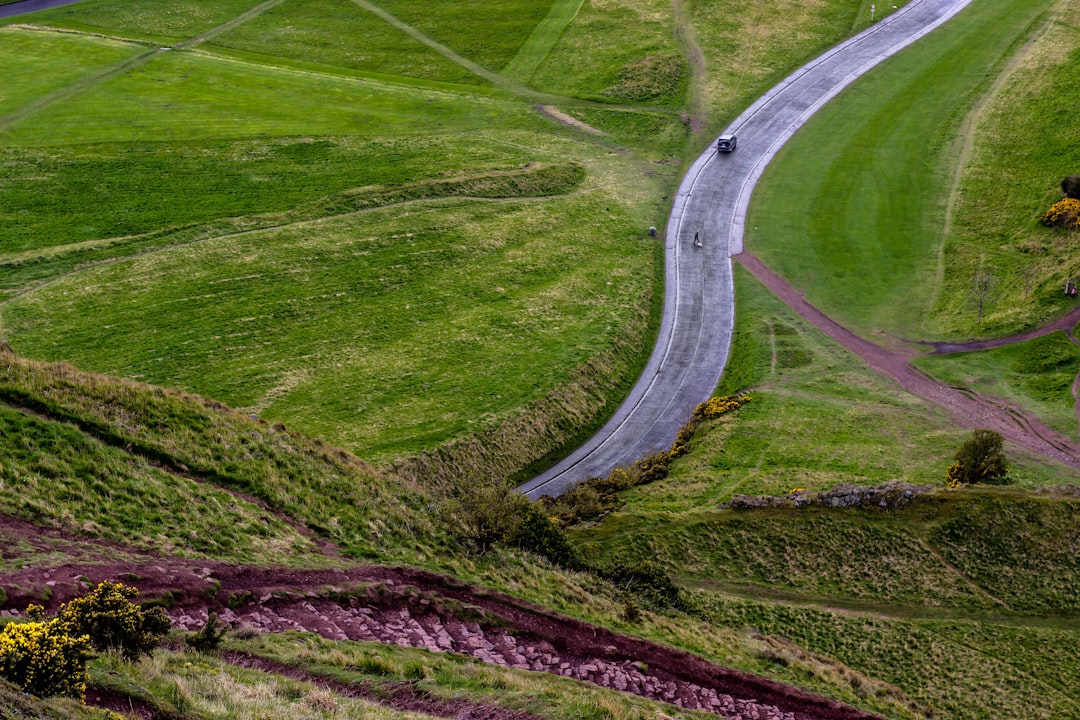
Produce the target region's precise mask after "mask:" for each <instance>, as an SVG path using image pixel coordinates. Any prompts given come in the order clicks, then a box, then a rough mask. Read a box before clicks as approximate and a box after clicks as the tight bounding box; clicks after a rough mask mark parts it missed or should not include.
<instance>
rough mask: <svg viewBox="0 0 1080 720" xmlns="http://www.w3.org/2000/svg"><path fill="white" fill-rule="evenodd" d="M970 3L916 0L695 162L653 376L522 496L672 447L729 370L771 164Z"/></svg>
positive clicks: (676, 233)
mask: <svg viewBox="0 0 1080 720" xmlns="http://www.w3.org/2000/svg"><path fill="white" fill-rule="evenodd" d="M971 1H972V0H912V1H911V2H910V3H909V4H908V5H906V6H905V7H904V8H902V9H901V10H899V11H897V12H895V13H893V14H892V15H890V16H888V17H887V18H886V19H884V20H882V21H880V22H878V23H876V24H874V25H872V26H871V27H870V28H868V29H867V30H865V31H864V32H862V33H860V34H859V35H856V36H855V37H853V38H851V39H850V40H847V41H846V42H844V43H842V44H840V45H838V46H836V47H835V48H833V49H832V50H830V51H828V52H827V53H825V54H824V55H821V56H820V57H818V58H817V59H815V60H813V61H812V62H810V63H808V64H807V65H805V66H803V67H802V68H800V69H799V70H797V71H796V72H794V73H793V74H791V75H790V76H789V77H788V78H787V79H785V80H784V81H783V82H781V83H780V84H779V85H777V86H776V87H774V88H773V89H772V90H770V91H769V92H768V93H766V94H765V95H764V96H763V97H762V98H761V99H759V100H758V101H757V102H756V103H754V104H753V105H752V106H750V108H748V109H747V110H746V112H744V113H743V114H742V115H740V116H739V117H738V118H736V120H735V122H733V123H732V124H731V125H730V126H729V128H728V130H727V132H735V133H737V134H738V137H739V147H738V149H737V150H736V151H735V152H733V153H730V154H727V155H719V154H717V153H715V152H714V151H713V149H712V147H710V148H708V149H707V150H706V151H705V152H704V153H703V154H702V155H701V156H700V157H699V158H698V159H697V160H696V161H695V162H694V164H693V165H691V166H690V170H689V171H688V172H687V173H686V176H685V177H684V178H683V181H682V184H681V185H680V186H679V191H678V194H677V196H676V198H675V202H674V206H673V208H672V211H671V217H670V219H669V221H668V226H667V234H666V238H667V239H666V263H665V273H666V285H665V289H664V315H663V319H662V320H661V325H660V333H659V337H658V339H657V343H656V347H655V349H654V350H653V353H652V356H651V357H650V358H649V363H648V365H647V366H646V368H645V371H644V373H642V375H641V378H640V379H639V380H638V382H637V384H636V385H635V386H634V388H633V390H632V391H631V392H630V395H629V397H628V398H627V399H626V401H625V402H624V403H623V404H622V405H621V406H620V407H619V409H618V410H617V411H616V412H615V415H614V416H613V417H612V418H611V420H609V421H608V422H607V424H606V425H604V427H602V428H601V429H600V431H599V432H597V433H596V435H594V436H593V437H592V438H591V439H590V440H589V441H588V442H586V443H585V444H584V445H583V446H581V447H580V448H578V449H577V450H576V451H574V452H573V453H572V454H571V455H570V456H569V457H567V458H566V459H565V460H563V461H562V462H560V463H559V464H558V465H556V466H554V467H553V468H551V469H550V470H548V471H547V472H545V473H543V474H542V475H539V476H538V477H536V478H533V479H532V480H530V481H529V482H526V483H524V484H523V485H521V486H520V487H519V488H518V490H519V491H521V492H522V493H524V494H525V495H527V496H529V497H531V498H538V497H540V496H542V495H552V496H557V495H561V494H562V493H564V492H566V491H567V490H568V489H570V488H571V487H573V486H574V485H576V484H578V483H580V482H582V481H584V480H587V479H589V478H591V477H599V476H603V475H606V474H607V473H608V472H609V471H610V470H611V469H612V468H615V467H618V466H620V465H628V464H630V463H633V462H634V460H637V459H638V458H641V457H644V456H646V455H650V454H652V453H654V452H656V451H658V450H662V449H666V448H668V447H670V446H671V443H672V441H673V440H674V439H675V434H676V433H677V432H678V429H679V427H680V426H681V425H682V424H683V423H684V422H686V421H687V419H689V417H690V413H691V412H692V411H693V409H694V407H695V406H696V405H697V404H698V403H700V402H702V401H703V400H706V399H708V397H709V396H710V395H711V394H712V392H713V390H714V389H715V387H716V384H717V382H719V380H720V374H721V372H722V371H723V369H724V363H725V362H726V360H727V354H728V349H729V347H730V345H731V331H732V327H733V325H734V318H735V293H734V286H733V281H732V265H731V256H732V255H737V254H739V253H741V252H742V248H743V230H744V227H745V223H746V210H747V206H748V205H749V202H750V194H751V192H752V191H753V189H754V185H755V184H756V183H757V181H758V179H759V178H760V177H761V174H762V172H764V170H765V167H766V165H768V164H769V162H770V161H771V160H772V158H773V156H774V155H775V154H776V152H777V151H778V150H779V149H780V147H781V146H782V145H783V144H784V143H785V142H787V140H788V138H790V137H791V136H792V135H793V134H794V133H795V131H796V130H797V129H798V128H799V127H800V126H801V125H803V123H805V122H806V121H807V120H808V119H809V118H810V116H811V115H813V114H814V113H815V112H816V111H817V110H818V109H819V108H821V107H822V106H823V105H824V104H825V103H827V102H828V101H829V100H831V99H832V98H833V97H835V96H836V94H837V93H839V92H840V91H841V90H842V89H843V88H844V87H846V86H847V85H849V84H850V83H851V82H853V81H854V80H855V79H856V78H858V77H859V76H860V75H862V74H863V73H865V72H867V71H868V70H870V69H871V68H872V67H874V66H875V65H877V64H878V63H880V62H881V61H882V60H884V59H885V58H887V57H889V56H890V55H892V54H894V53H896V52H898V51H900V50H901V49H903V48H904V47H906V46H908V45H910V44H911V43H913V42H915V41H916V40H918V39H919V38H921V37H923V36H924V35H926V34H927V33H929V32H930V31H932V30H934V29H935V28H937V27H938V26H939V25H941V24H942V23H944V22H946V21H947V20H948V19H949V18H951V17H952V16H954V15H955V14H956V13H958V12H960V11H961V10H962V9H963V8H965V7H966V6H967V5H968V4H969V3H970V2H971ZM695 234H697V235H699V236H700V239H701V246H700V247H698V246H697V245H696V244H695V242H694V238H695Z"/></svg>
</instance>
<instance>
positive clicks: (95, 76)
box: [0, 0, 285, 133]
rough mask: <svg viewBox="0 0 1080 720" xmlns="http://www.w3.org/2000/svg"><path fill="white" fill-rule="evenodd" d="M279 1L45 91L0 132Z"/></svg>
mask: <svg viewBox="0 0 1080 720" xmlns="http://www.w3.org/2000/svg"><path fill="white" fill-rule="evenodd" d="M283 2H285V0H266V2H263V3H262V4H260V5H257V6H255V7H253V8H251V9H250V10H248V11H247V12H245V13H243V14H241V15H238V16H237V17H235V18H233V19H232V20H229V21H227V22H225V23H222V24H221V25H218V26H217V27H215V28H211V29H210V30H207V31H205V32H203V33H200V34H198V35H196V36H194V37H191V38H188V39H187V40H183V41H181V42H179V43H177V44H176V45H174V46H172V47H155V48H150V49H147V50H144V51H143V52H141V53H139V54H138V55H135V56H134V57H129V58H126V59H124V60H121V61H120V62H118V63H116V64H115V65H111V66H109V67H107V68H104V69H102V70H99V71H97V72H95V73H91V74H89V75H86V76H84V77H82V78H80V79H78V80H76V81H75V82H74V83H72V84H71V85H68V86H67V87H64V88H60V89H59V90H56V91H54V92H52V93H49V94H48V95H45V96H44V97H42V98H39V99H38V100H36V101H34V102H32V103H30V104H29V105H25V106H23V107H22V108H20V109H19V110H16V111H15V112H13V113H10V114H8V115H6V116H4V117H2V118H0V133H3V132H6V131H7V130H10V129H11V128H12V127H13V126H14V125H16V124H18V123H19V122H21V121H22V120H25V119H26V118H28V117H30V116H31V115H34V114H36V113H37V112H38V111H39V110H43V109H45V108H47V107H50V106H52V105H56V104H58V103H61V102H63V101H65V100H67V99H69V98H72V97H74V96H76V95H78V94H80V93H82V92H83V91H85V90H89V89H90V88H92V87H95V86H97V85H100V84H102V83H104V82H106V81H108V80H111V79H112V78H114V77H117V76H119V75H123V74H125V73H128V72H130V71H132V70H134V69H136V68H139V67H142V66H143V65H145V64H147V63H149V62H150V61H151V60H153V59H154V58H156V57H157V56H158V55H160V54H162V53H164V52H168V51H169V50H171V49H173V48H176V49H178V50H187V49H190V48H193V47H195V46H197V45H199V44H201V43H203V42H205V41H206V40H209V39H211V38H214V37H216V36H218V35H220V34H221V33H224V32H228V31H229V30H232V29H233V28H235V27H237V26H238V25H241V24H243V23H245V22H247V21H248V20H251V19H252V18H256V17H258V16H259V15H262V14H263V13H264V12H266V11H267V10H269V9H270V8H272V7H275V6H277V5H280V4H281V3H283ZM130 42H135V41H130Z"/></svg>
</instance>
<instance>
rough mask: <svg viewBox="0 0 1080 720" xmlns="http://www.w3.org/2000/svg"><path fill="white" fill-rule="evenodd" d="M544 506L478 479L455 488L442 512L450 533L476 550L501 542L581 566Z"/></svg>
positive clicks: (569, 566)
mask: <svg viewBox="0 0 1080 720" xmlns="http://www.w3.org/2000/svg"><path fill="white" fill-rule="evenodd" d="M544 507H545V505H544V504H539V503H533V502H530V501H529V499H528V498H526V497H525V496H524V495H521V494H519V493H517V492H515V491H514V490H512V489H511V488H509V487H506V486H505V485H501V484H499V483H479V484H476V485H474V486H471V487H466V488H464V489H462V490H459V491H458V495H457V496H456V497H454V498H453V499H451V500H449V501H447V502H446V503H445V504H444V508H443V515H444V518H445V520H446V521H447V522H448V524H449V525H450V526H451V530H452V532H453V533H454V535H455V536H456V537H457V538H459V539H460V540H463V541H465V543H466V544H467V545H470V546H471V547H472V548H473V549H475V550H477V551H480V552H483V551H485V550H487V549H489V548H490V547H491V546H492V545H494V544H495V543H502V544H504V545H509V546H510V547H516V548H519V549H521V550H526V551H528V552H531V553H535V554H537V555H539V556H540V557H543V558H547V559H548V560H550V561H551V562H553V563H555V564H556V565H558V566H560V567H563V568H566V569H568V570H579V569H582V568H584V567H585V562H584V560H582V558H581V554H580V553H579V552H578V550H577V548H575V547H574V546H573V545H572V544H571V543H570V539H569V538H568V537H567V536H566V533H564V532H563V530H562V528H560V527H559V526H558V525H556V524H555V523H554V522H552V520H551V518H550V517H548V515H547V513H546V512H545V510H544V509H543V508H544Z"/></svg>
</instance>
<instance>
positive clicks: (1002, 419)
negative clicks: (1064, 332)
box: [735, 252, 1080, 469]
mask: <svg viewBox="0 0 1080 720" xmlns="http://www.w3.org/2000/svg"><path fill="white" fill-rule="evenodd" d="M735 259H736V260H737V261H738V262H739V263H740V264H741V265H742V266H743V267H745V268H746V269H747V270H749V271H750V272H751V274H753V275H754V277H756V278H757V279H758V280H759V281H760V282H761V283H762V284H763V285H765V287H767V288H769V290H770V291H772V293H773V294H775V295H776V296H777V297H778V298H780V299H781V300H782V301H783V302H784V303H786V304H787V305H788V307H790V308H791V309H792V310H794V311H795V312H796V313H798V314H799V315H800V316H801V317H802V318H803V319H804V320H806V321H807V322H809V323H810V324H811V325H813V326H814V327H816V328H818V329H819V330H821V331H822V332H823V333H825V334H826V335H828V336H829V337H830V338H832V339H833V340H835V341H836V342H838V343H840V344H841V345H843V346H844V347H845V348H847V349H848V350H850V351H851V352H853V353H855V354H856V355H858V356H859V357H860V358H862V360H863V361H864V362H865V363H866V364H867V365H868V366H869V367H870V368H871V369H872V370H874V371H876V372H878V373H881V374H882V375H886V376H888V377H890V378H892V379H893V380H895V381H896V382H897V383H898V384H899V385H900V387H902V388H903V389H904V390H906V391H907V392H909V393H911V394H913V395H916V396H918V397H920V398H922V399H924V400H927V401H929V402H931V403H934V404H935V405H938V406H939V407H942V408H944V409H945V410H946V411H948V412H949V414H950V415H952V417H953V419H954V420H955V422H956V423H957V424H958V425H960V426H962V427H968V428H976V427H982V428H989V429H991V430H996V431H997V432H999V433H1001V435H1002V436H1003V437H1004V438H1005V439H1007V440H1009V441H1010V442H1013V443H1015V444H1017V445H1020V446H1021V447H1024V448H1027V449H1028V450H1031V451H1033V452H1036V453H1039V454H1041V455H1046V456H1048V457H1051V458H1053V459H1054V460H1057V461H1058V462H1061V463H1063V464H1065V465H1068V466H1070V467H1073V468H1077V469H1080V446H1078V445H1077V444H1076V443H1075V442H1074V441H1072V440H1071V439H1069V438H1067V437H1065V436H1064V435H1062V434H1061V433H1059V432H1057V431H1056V430H1052V429H1051V428H1049V427H1047V426H1046V425H1045V424H1044V423H1043V422H1042V421H1040V420H1039V419H1038V418H1036V417H1034V416H1032V415H1030V414H1028V413H1026V412H1024V411H1023V410H1021V409H1019V408H1016V407H1014V406H1012V405H1009V404H1008V403H1006V402H1005V401H1003V400H999V399H997V398H990V397H984V396H982V395H979V394H978V393H975V392H972V391H970V390H966V389H959V388H955V387H952V386H950V385H945V384H944V383H941V382H938V381H937V380H934V379H933V378H931V377H929V376H927V375H925V374H924V373H922V372H920V371H918V370H916V369H915V368H913V367H912V366H911V364H910V362H909V361H910V359H911V358H912V357H913V356H914V355H915V353H914V351H909V352H904V351H898V350H890V349H887V348H884V347H882V346H880V345H876V344H874V343H872V342H870V341H869V340H864V339H863V338H861V337H859V336H858V335H856V334H855V333H853V332H851V331H850V330H848V329H847V328H845V327H842V326H841V325H839V324H838V323H836V322H835V321H834V320H832V319H831V318H830V317H829V316H827V315H826V314H825V313H823V312H821V311H820V310H818V309H817V308H816V307H814V306H813V305H811V304H810V303H808V302H807V301H806V298H804V297H803V296H802V295H800V294H799V292H798V291H797V290H795V288H793V287H792V286H791V284H790V283H788V282H787V281H786V280H784V279H783V278H781V277H780V276H779V275H777V274H776V273H774V272H773V271H772V270H770V269H769V268H768V267H767V266H766V265H765V264H764V263H763V262H761V260H759V259H758V258H757V257H755V256H754V255H753V254H752V253H748V252H744V253H743V254H741V255H738V256H736V258H735ZM1077 320H1080V309H1077V310H1075V311H1073V312H1072V313H1070V314H1069V315H1067V316H1065V317H1063V318H1061V319H1060V320H1058V321H1055V322H1054V323H1051V324H1050V325H1048V326H1046V327H1045V328H1040V329H1038V330H1033V331H1031V332H1029V333H1022V334H1021V335H1017V336H1014V337H1013V338H1003V339H1000V340H985V341H976V342H973V343H967V344H962V345H959V346H958V345H955V344H954V345H952V346H951V347H953V348H957V347H961V348H963V349H966V350H977V349H985V348H987V347H998V346H999V345H1006V344H1009V343H1010V342H1020V341H1021V340H1024V339H1030V338H1031V337H1039V336H1040V335H1045V334H1048V333H1050V332H1053V331H1054V330H1055V329H1065V328H1067V327H1068V328H1071V327H1072V326H1073V325H1075V324H1076V322H1077ZM1059 326H1061V327H1059ZM994 343H998V344H994ZM942 345H943V346H944V345H945V344H942ZM935 348H937V346H936V345H935ZM956 351H957V350H956V349H953V350H948V349H941V350H939V352H956Z"/></svg>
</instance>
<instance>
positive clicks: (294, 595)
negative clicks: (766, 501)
mask: <svg viewBox="0 0 1080 720" xmlns="http://www.w3.org/2000/svg"><path fill="white" fill-rule="evenodd" d="M54 535H56V534H55V533H52V532H50V531H48V530H45V529H42V528H40V527H37V526H34V525H31V524H29V523H25V522H22V521H15V520H11V519H8V518H3V517H0V541H2V542H3V543H4V547H5V548H7V550H5V553H4V561H5V562H6V563H7V564H8V566H9V567H12V566H15V565H18V564H20V563H19V553H20V552H24V553H25V552H32V553H33V556H32V557H33V558H35V559H38V560H37V562H39V563H40V565H41V566H40V567H31V566H23V567H21V568H18V569H9V570H7V571H4V573H3V577H2V580H0V582H2V584H3V587H4V589H5V591H6V592H7V602H6V604H5V605H4V606H3V607H4V608H5V609H4V610H2V611H0V614H4V615H12V614H16V611H18V610H22V609H23V608H25V607H26V605H27V604H29V603H31V602H41V601H42V598H43V597H44V596H46V595H48V596H49V599H48V601H47V604H48V606H50V608H51V609H52V610H55V609H56V607H57V606H58V605H59V604H60V603H61V602H64V601H66V600H69V599H70V598H72V597H74V596H76V595H78V594H80V593H82V592H84V591H85V590H86V588H88V587H89V586H90V585H92V584H95V583H97V582H100V581H101V580H106V579H112V580H119V581H122V582H125V583H128V584H131V585H135V586H136V587H138V588H139V589H140V591H141V594H142V598H143V599H152V598H157V597H163V596H166V595H167V596H168V597H169V598H170V603H171V607H170V609H169V610H168V612H169V614H170V616H171V617H172V619H173V622H174V623H175V624H176V625H177V626H179V627H183V628H187V629H198V628H200V627H201V626H202V625H203V623H204V622H205V621H206V618H207V616H208V614H209V613H210V612H216V613H217V614H218V616H219V617H220V618H221V619H222V620H225V621H227V622H229V623H231V624H233V625H235V626H244V627H246V628H249V629H253V630H256V631H262V632H275V631H282V630H304V631H308V632H314V633H318V634H320V635H322V636H324V637H326V638H329V639H333V640H346V639H348V640H358V641H375V642H383V643H394V644H398V645H403V646H411V647H418V648H424V649H427V650H430V651H433V652H454V653H461V654H465V655H469V656H471V657H474V658H476V659H478V660H481V661H483V662H488V663H494V664H497V665H501V666H506V667H515V668H521V669H526V670H532V671H537V672H549V673H553V674H558V675H563V676H566V677H570V678H575V679H577V680H581V681H585V682H590V683H594V684H597V685H601V686H604V687H608V688H611V689H613V690H618V691H622V692H630V693H634V694H637V695H641V696H644V697H648V698H652V699H655V700H659V701H663V702H668V703H671V704H672V705H675V706H678V707H683V708H693V709H698V710H704V711H706V712H712V713H714V714H716V715H718V716H720V717H724V718H731V719H732V720H748V719H749V718H754V719H755V720H870V719H871V718H874V717H876V716H874V715H870V714H868V713H865V712H862V711H859V710H855V709H853V708H850V707H847V706H845V705H842V704H839V703H836V702H833V701H830V700H827V699H824V698H820V697H817V696H814V695H811V694H809V693H806V692H803V691H801V690H798V689H795V688H791V687H787V686H784V685H781V684H779V683H776V682H772V681H770V680H767V679H764V678H761V677H757V676H754V675H750V674H747V673H743V672H739V671H736V670H732V669H730V668H725V667H722V666H718V665H714V664H712V663H709V662H706V661H705V660H703V659H701V658H699V657H697V656H694V655H691V654H689V653H685V652H681V651H679V650H675V649H672V648H668V647H665V646H662V645H658V644H656V643H651V642H647V641H645V640H642V639H639V638H635V637H631V636H627V635H621V634H619V633H615V632H612V631H611V630H608V629H605V628H602V627H598V626H594V625H590V624H588V623H584V622H581V621H579V620H575V619H573V618H569V617H566V616H564V615H560V614H558V613H555V612H552V611H550V610H548V609H546V608H543V607H540V606H537V605H534V604H532V603H528V602H525V601H523V600H520V599H518V598H514V597H511V596H509V595H505V594H503V593H498V592H494V591H491V590H486V589H483V588H478V587H474V586H470V585H467V584H465V583H462V582H460V581H458V580H455V579H453V578H450V577H447V576H444V575H439V574H436V573H432V572H428V571H424V570H418V569H414V568H398V567H382V566H361V567H354V568H350V569H345V570H318V571H306V570H288V569H275V568H256V567H246V566H233V565H226V564H222V563H209V562H204V561H199V560H186V559H177V558H165V557H153V556H151V555H149V554H146V553H137V552H128V553H126V555H125V556H124V557H121V558H119V559H118V552H119V551H121V550H122V549H121V548H118V547H116V546H112V545H109V544H106V543H99V542H96V541H82V540H79V539H70V538H69V539H66V540H65V541H64V542H65V543H66V545H67V546H68V547H69V548H72V550H71V552H72V554H73V556H74V557H75V558H77V559H76V560H74V561H69V562H65V561H59V562H60V564H53V563H52V562H50V561H49V559H48V557H47V556H45V555H43V554H42V553H43V551H47V550H48V549H49V548H50V547H51V546H52V543H55V542H58V541H59V540H60V539H61V538H60V537H58V536H54ZM17 548H22V550H18V549H17ZM25 557H26V559H27V560H29V559H31V556H30V555H26V556H25ZM54 562H56V561H54ZM46 588H47V589H48V590H47V591H46ZM230 599H232V602H231V603H230ZM230 604H231V605H232V606H233V607H232V608H230V607H229V605H230ZM225 659H226V660H227V661H230V662H236V663H238V664H244V665H249V666H253V667H258V668H260V669H263V670H266V671H269V672H275V673H283V674H288V675H291V676H293V677H297V678H300V679H304V680H306V681H310V682H315V683H317V684H321V685H323V686H324V687H328V688H329V689H331V690H333V691H335V692H338V691H341V690H342V688H339V687H338V686H337V685H335V684H334V683H333V682H332V681H330V680H327V679H323V678H318V677H314V676H311V675H310V674H308V673H306V672H305V671H303V670H302V669H298V668H291V667H288V666H283V665H281V664H280V663H274V662H273V661H271V660H268V659H264V658H257V657H252V656H246V655H243V656H242V655H227V656H226V657H225ZM350 688H351V689H349V690H348V692H347V693H346V694H348V695H350V696H356V697H370V698H371V699H374V700H377V701H379V702H385V703H386V704H389V705H392V706H393V707H398V708H401V709H409V710H416V711H419V712H425V713H428V714H432V715H436V716H442V717H455V718H478V719H481V718H490V719H492V720H528V717H529V716H527V715H525V714H524V713H521V712H518V711H512V710H509V709H506V708H498V707H495V706H491V705H486V704H483V703H474V702H471V701H468V700H460V701H457V700H455V701H449V700H439V699H437V698H432V697H429V696H427V695H416V694H415V693H412V691H411V690H409V689H408V688H407V687H405V686H402V687H401V688H397V689H394V688H391V690H392V691H391V692H386V688H385V687H382V686H380V688H379V691H378V692H368V691H369V690H370V688H366V686H363V685H356V686H350ZM98 694H99V695H100V696H101V697H100V704H102V705H103V706H107V707H111V708H113V709H130V710H131V711H134V713H135V715H137V716H143V717H149V716H153V712H152V709H149V708H148V707H147V706H146V705H145V704H141V705H138V704H137V703H136V704H137V705H138V707H136V706H135V705H132V704H131V700H130V699H127V698H123V697H115V696H111V695H109V694H108V693H98ZM91 699H93V696H92V697H91ZM148 713H149V714H148Z"/></svg>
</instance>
